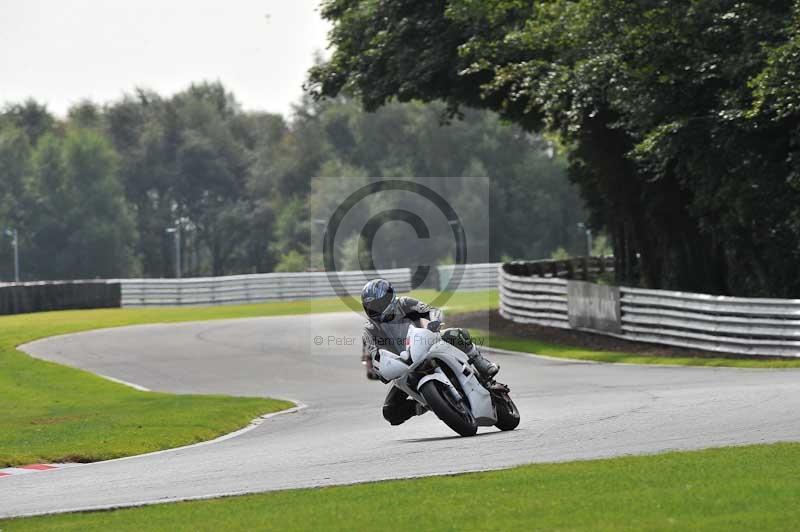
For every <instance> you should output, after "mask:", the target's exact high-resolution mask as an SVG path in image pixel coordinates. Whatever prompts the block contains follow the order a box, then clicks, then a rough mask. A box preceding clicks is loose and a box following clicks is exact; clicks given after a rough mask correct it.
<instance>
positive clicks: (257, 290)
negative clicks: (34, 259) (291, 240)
mask: <svg viewBox="0 0 800 532" xmlns="http://www.w3.org/2000/svg"><path fill="white" fill-rule="evenodd" d="M331 275H336V276H337V277H338V279H339V281H340V283H341V285H342V286H343V287H344V289H345V290H346V291H347V292H348V293H349V294H350V295H353V296H357V295H358V294H359V293H360V292H361V288H362V287H363V286H364V283H366V282H367V281H368V280H370V279H374V278H375V277H383V278H384V279H387V280H389V281H390V282H391V283H392V284H393V285H394V286H395V289H396V290H397V291H398V292H406V291H408V290H410V289H411V270H410V269H408V268H397V269H393V270H381V271H380V272H361V271H352V272H338V273H336V274H331ZM119 283H120V284H121V288H122V306H123V307H148V306H176V305H226V304H242V303H258V302H264V301H288V300H294V299H310V298H315V297H332V296H335V295H336V291H335V289H334V287H333V285H332V283H331V279H330V278H329V277H328V274H327V273H326V272H303V273H263V274H254V275H232V276H229V277H197V278H188V279H121V280H119Z"/></svg>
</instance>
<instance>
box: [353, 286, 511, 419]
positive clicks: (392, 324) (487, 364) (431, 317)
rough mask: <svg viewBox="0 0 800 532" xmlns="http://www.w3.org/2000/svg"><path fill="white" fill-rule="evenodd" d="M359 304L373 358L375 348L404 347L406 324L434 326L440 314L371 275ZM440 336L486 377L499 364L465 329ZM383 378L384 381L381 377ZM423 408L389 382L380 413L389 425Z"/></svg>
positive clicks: (367, 347) (393, 349) (396, 349)
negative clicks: (485, 355)
mask: <svg viewBox="0 0 800 532" xmlns="http://www.w3.org/2000/svg"><path fill="white" fill-rule="evenodd" d="M361 305H362V306H363V307H364V312H365V313H366V315H367V320H368V321H367V323H366V324H364V332H363V342H364V349H365V350H366V352H367V353H368V354H369V356H370V358H371V359H372V360H373V361H374V360H375V356H376V355H377V354H378V350H379V349H387V350H389V351H391V352H393V353H395V354H398V355H399V354H400V352H401V351H402V350H403V349H404V347H405V338H406V333H407V332H408V326H409V324H412V323H413V324H414V326H415V327H428V328H429V329H431V330H434V331H435V330H438V329H439V326H440V325H441V322H442V320H443V317H444V314H443V313H442V311H441V310H439V309H437V308H434V307H431V306H429V305H427V304H426V303H423V302H422V301H418V300H416V299H414V298H411V297H397V296H396V295H395V293H394V288H392V285H391V283H390V282H389V281H387V280H385V279H373V280H371V281H369V282H368V283H367V284H366V285H364V288H363V289H362V290H361ZM442 340H444V341H445V342H447V343H449V344H451V345H453V346H454V347H456V348H458V349H460V350H461V351H463V352H464V353H465V354H466V355H467V358H468V359H469V361H470V363H471V364H472V365H473V366H474V367H475V369H476V370H477V371H478V372H479V373H480V374H481V375H482V376H483V377H484V378H487V379H491V378H492V377H494V376H495V375H496V374H497V372H498V371H499V370H500V367H499V366H498V365H497V364H495V363H494V362H492V361H490V360H488V359H486V358H484V357H483V355H481V353H480V351H479V350H478V348H477V346H475V344H473V343H472V340H471V338H470V336H469V332H467V331H466V330H465V329H458V328H452V329H445V330H444V331H442ZM384 382H386V381H384ZM424 412H425V409H424V407H422V405H420V404H419V403H417V402H416V401H414V400H413V399H410V398H409V397H408V394H407V393H406V392H404V391H403V390H401V389H400V388H397V387H395V386H392V388H391V390H389V393H388V394H387V395H386V400H385V401H384V404H383V417H384V418H385V419H386V421H388V422H389V423H391V424H392V425H400V424H401V423H404V422H405V421H407V420H408V419H410V418H412V417H414V416H415V415H420V414H423V413H424Z"/></svg>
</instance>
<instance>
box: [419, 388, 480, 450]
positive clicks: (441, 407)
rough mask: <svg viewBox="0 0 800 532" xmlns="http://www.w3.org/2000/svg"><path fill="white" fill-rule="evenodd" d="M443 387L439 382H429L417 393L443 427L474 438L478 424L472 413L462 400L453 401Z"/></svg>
mask: <svg viewBox="0 0 800 532" xmlns="http://www.w3.org/2000/svg"><path fill="white" fill-rule="evenodd" d="M445 386H446V385H445V384H443V383H441V382H439V381H436V380H431V381H428V382H426V383H425V384H423V385H422V387H421V388H420V390H419V391H420V394H421V395H422V397H424V398H425V402H427V403H428V407H429V408H430V409H431V410H433V413H434V414H436V417H438V418H439V419H441V420H442V421H443V422H444V424H445V425H447V426H448V427H450V428H451V429H453V430H454V431H455V432H457V433H458V434H459V435H461V436H474V435H475V433H476V432H478V423H477V422H476V421H475V417H474V416H473V415H472V411H470V409H469V406H467V405H466V404H465V402H464V400H463V399H461V400H460V401H455V400H454V399H453V398H452V397H451V396H450V392H449V391H448V390H446V389H445Z"/></svg>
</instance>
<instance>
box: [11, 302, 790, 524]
mask: <svg viewBox="0 0 800 532" xmlns="http://www.w3.org/2000/svg"><path fill="white" fill-rule="evenodd" d="M360 323H361V320H360V318H357V317H356V316H354V315H351V314H323V315H316V316H301V317H279V318H258V319H246V320H232V321H212V322H202V323H188V324H179V325H150V326H136V327H128V328H121V329H111V330H103V331H95V332H89V333H82V334H76V335H70V336H62V337H57V338H51V339H47V340H43V341H38V342H35V343H32V344H28V345H27V346H24V350H25V351H27V352H28V353H30V354H32V355H34V356H36V357H40V358H45V359H48V360H53V361H56V362H60V363H63V364H67V365H71V366H77V367H80V368H85V369H88V370H90V371H93V372H96V373H99V374H102V375H106V376H110V377H114V378H117V379H122V380H125V381H129V382H132V383H136V384H139V385H141V386H145V387H147V388H150V389H152V390H158V391H169V392H178V393H189V392H191V393H223V394H232V395H263V396H271V397H281V398H289V399H294V400H297V401H301V402H302V403H305V404H306V405H307V408H305V409H303V410H300V411H299V412H296V413H292V414H286V415H281V416H276V417H273V418H271V419H268V420H266V421H264V422H263V423H262V424H261V425H259V426H258V427H256V428H255V429H253V430H251V431H248V432H246V433H244V434H242V435H240V436H237V437H235V438H231V439H227V440H225V441H221V442H218V443H212V444H209V445H201V446H195V447H189V448H183V449H178V450H174V451H167V452H161V453H156V454H151V455H145V456H141V457H133V458H126V459H121V460H114V461H109V462H101V463H96V464H87V465H81V466H76V467H71V468H65V469H60V470H55V471H48V472H43V473H35V474H30V475H21V476H14V477H6V478H2V479H0V517H8V516H15V515H29V514H39V513H49V512H60V511H73V510H86V509H92V508H105V507H115V506H128V505H136V504H143V503H155V502H165V501H175V500H179V499H191V498H204V497H212V496H219V495H227V494H235V493H246V492H259V491H269V490H279V489H287V488H301V487H310V486H326V485H332V484H346V483H354V482H363V481H374V480H381V479H389V478H402V477H414V476H423V475H434V474H446V473H455V472H462V471H477V470H485V469H496V468H503V467H508V466H513V465H518V464H524V463H530V462H553V461H564V460H575V459H587V458H597V457H608V456H616V455H623V454H640V453H655V452H659V451H666V450H678V449H697V448H703V447H712V446H723V445H733V444H745V443H764V442H775V441H785V440H798V439H800V372H797V371H791V370H788V371H787V370H740V369H722V368H720V369H712V368H681V367H655V366H628V365H611V364H608V365H607V364H592V363H579V362H567V361H558V360H551V359H543V358H537V357H531V356H518V355H497V356H495V357H494V358H495V359H496V360H497V361H498V362H499V363H500V364H501V366H502V370H501V372H500V375H499V380H501V381H504V382H506V383H508V384H509V385H510V386H511V389H512V397H513V398H514V399H515V401H516V402H517V404H518V406H519V409H520V412H521V415H522V422H521V424H520V427H519V428H518V429H517V430H515V431H513V432H499V431H497V430H496V429H494V428H482V429H480V431H479V433H478V436H476V437H474V438H459V437H456V436H455V435H454V433H453V432H451V431H450V429H448V428H447V427H446V426H445V425H444V424H442V423H441V422H440V421H438V420H437V419H436V418H435V417H434V416H433V414H430V413H428V414H425V415H424V416H422V417H419V418H415V419H412V420H411V421H409V422H407V423H406V424H404V425H402V426H399V427H391V426H390V425H388V424H387V423H386V422H385V421H384V420H383V418H382V417H381V411H380V407H381V403H382V399H383V396H384V395H385V393H386V391H387V387H386V386H384V385H383V384H381V383H379V382H375V381H367V380H366V379H365V378H364V373H363V369H362V366H361V365H360V363H359V354H360V353H359V352H360V336H359V334H360V332H359V331H360ZM315 336H322V337H323V339H324V340H323V343H325V344H327V343H328V339H327V337H328V336H335V337H336V339H335V340H332V341H331V343H332V344H334V345H331V346H330V347H328V346H326V345H323V346H322V348H317V347H315V346H314V345H313V338H314V337H315ZM337 342H338V343H339V344H342V345H338V346H337V345H335V344H336V343H337ZM347 344H350V345H347ZM354 344H355V345H354Z"/></svg>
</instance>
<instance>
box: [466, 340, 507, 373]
mask: <svg viewBox="0 0 800 532" xmlns="http://www.w3.org/2000/svg"><path fill="white" fill-rule="evenodd" d="M467 358H468V359H469V362H470V364H472V365H473V366H475V369H477V370H478V373H480V374H481V375H482V376H483V377H484V378H486V379H491V378H492V377H494V376H495V375H497V372H498V371H500V366H498V365H497V364H495V363H494V362H492V361H491V360H489V359H488V358H485V357H484V356H483V355H482V354H481V352H480V351H478V346H476V345H474V344H473V345H472V349H470V351H469V352H468V353H467Z"/></svg>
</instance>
